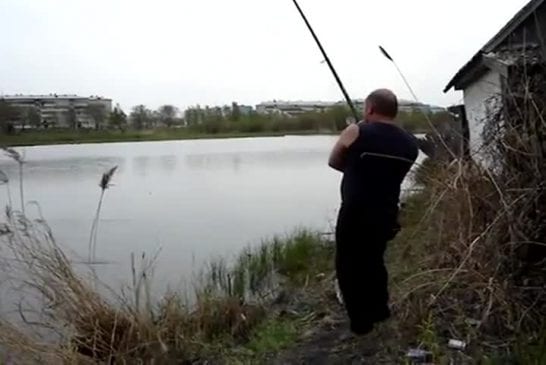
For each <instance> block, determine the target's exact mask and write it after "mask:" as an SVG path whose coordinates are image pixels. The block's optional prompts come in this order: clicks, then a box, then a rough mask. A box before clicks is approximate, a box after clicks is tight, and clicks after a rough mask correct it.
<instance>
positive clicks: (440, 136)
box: [379, 46, 456, 157]
mask: <svg viewBox="0 0 546 365" xmlns="http://www.w3.org/2000/svg"><path fill="white" fill-rule="evenodd" d="M379 50H380V51H381V53H382V54H383V56H385V58H387V59H388V60H389V61H391V63H392V64H393V65H394V67H395V68H396V71H398V74H399V75H400V77H401V78H402V80H403V81H404V83H405V84H406V86H407V87H408V89H409V92H410V93H411V95H412V96H413V99H415V101H416V102H417V103H419V104H423V103H421V102H420V101H419V98H418V97H417V95H416V94H415V91H413V88H412V87H411V85H410V83H409V82H408V79H406V76H404V73H403V72H402V70H401V69H400V67H398V64H397V63H396V61H395V60H394V58H392V56H391V55H390V54H389V53H388V52H387V50H385V48H383V47H382V46H379ZM423 115H424V117H425V119H426V120H427V122H428V124H429V126H430V128H431V129H432V131H433V132H434V133H435V135H436V136H438V138H439V140H440V142H441V143H442V145H443V147H444V148H445V149H446V151H447V152H448V153H449V154H450V155H451V156H452V157H455V156H456V155H455V153H454V152H453V151H452V150H451V148H450V147H449V146H448V145H447V143H446V141H445V140H444V138H443V136H442V134H441V133H440V131H438V129H437V128H436V126H434V123H432V120H431V119H430V117H429V116H428V114H427V113H425V112H424V111H423ZM418 140H420V143H421V144H420V146H419V148H421V150H422V151H423V152H425V153H426V154H427V155H429V153H427V151H425V150H427V147H425V146H424V145H423V144H424V143H425V140H423V139H421V138H419V139H418ZM429 152H430V151H429Z"/></svg>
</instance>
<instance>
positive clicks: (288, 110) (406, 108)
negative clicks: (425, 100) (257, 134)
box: [256, 99, 446, 117]
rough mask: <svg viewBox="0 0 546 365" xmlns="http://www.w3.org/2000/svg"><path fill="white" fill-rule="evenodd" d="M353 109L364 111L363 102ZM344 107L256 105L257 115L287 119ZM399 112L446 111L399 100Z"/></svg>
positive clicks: (313, 103) (302, 103)
mask: <svg viewBox="0 0 546 365" xmlns="http://www.w3.org/2000/svg"><path fill="white" fill-rule="evenodd" d="M353 103H354V105H355V108H357V109H358V110H360V111H362V110H363V109H364V100H363V99H358V100H354V101H353ZM343 105H346V103H345V102H344V101H336V102H333V101H276V100H274V101H268V102H263V103H260V104H258V105H256V112H257V113H258V114H277V115H285V116H289V117H295V116H297V115H300V114H304V113H317V112H323V111H325V110H328V109H330V108H333V107H335V106H343ZM399 110H400V111H402V112H425V113H438V112H443V111H446V109H445V108H442V107H439V106H433V105H428V104H422V103H417V102H414V101H408V100H403V99H401V100H399Z"/></svg>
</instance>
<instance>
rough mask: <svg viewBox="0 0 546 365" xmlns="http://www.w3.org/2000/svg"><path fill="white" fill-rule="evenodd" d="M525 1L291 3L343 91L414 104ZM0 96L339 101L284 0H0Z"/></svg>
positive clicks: (434, 95) (443, 97)
mask: <svg viewBox="0 0 546 365" xmlns="http://www.w3.org/2000/svg"><path fill="white" fill-rule="evenodd" d="M526 2H527V0H457V1H454V0H411V1H406V0H381V1H380V0H377V1H371V0H369V1H364V0H335V1H334V0H300V5H301V6H302V8H303V9H304V11H305V12H306V13H307V16H308V18H309V20H310V21H311V23H312V25H313V26H314V28H315V31H316V32H317V33H318V36H319V38H320V39H321V40H322V42H323V44H324V47H325V48H326V50H327V52H328V53H329V55H330V58H331V59H332V61H333V62H334V65H335V67H336V68H337V70H338V72H339V74H340V76H341V78H342V79H343V80H344V82H345V84H346V87H347V89H348V91H349V94H350V95H351V96H352V97H353V98H360V97H364V96H365V95H366V94H367V93H368V92H369V91H371V90H372V89H374V88H377V87H389V88H392V89H393V90H394V91H395V92H396V93H398V94H399V96H400V97H402V98H410V95H409V92H408V91H407V89H406V87H405V86H404V84H403V83H402V81H401V79H400V77H399V76H398V74H397V73H396V70H395V69H394V68H393V67H392V65H391V64H390V63H389V62H388V61H386V59H385V58H383V57H382V56H381V54H380V53H379V51H378V48H377V46H378V45H379V44H381V45H383V46H384V47H385V48H386V49H387V50H388V51H389V52H390V53H391V55H392V56H393V57H394V58H395V59H396V61H397V62H398V64H399V66H400V67H401V68H402V70H403V71H404V72H405V74H406V77H407V78H408V79H409V81H410V83H411V84H412V86H413V88H414V89H415V91H416V93H417V95H418V96H419V98H420V99H421V100H422V101H423V102H428V103H433V104H439V105H449V104H452V103H456V102H459V101H460V100H461V95H460V94H459V93H456V92H451V93H449V94H443V93H442V89H443V88H444V86H445V85H446V84H447V82H448V81H449V79H450V78H451V76H452V75H453V74H454V73H455V72H456V71H457V70H458V69H459V68H460V67H461V66H462V65H463V64H464V63H465V62H466V61H467V60H468V59H469V58H470V57H471V56H472V55H473V54H474V53H475V52H476V51H477V50H478V49H479V48H480V47H481V46H482V45H483V44H485V42H486V41H488V40H489V39H490V38H491V37H492V36H493V35H494V34H495V33H496V32H497V31H498V30H499V29H500V28H501V27H502V26H503V25H504V24H505V23H506V22H507V21H508V20H509V19H510V18H511V17H512V16H513V15H514V14H515V13H516V12H517V11H518V10H519V9H520V8H521V7H522V6H523V5H525V3H526ZM0 33H1V34H2V36H1V37H0V93H2V94H14V93H25V94H26V93H33V94H44V93H45V94H48V93H59V94H61V93H70V94H80V95H102V96H106V97H110V98H112V99H113V100H114V102H119V103H120V104H121V105H122V107H124V108H130V107H132V106H133V105H136V104H145V105H147V106H149V107H152V108H155V107H157V106H159V105H161V104H174V105H177V106H178V107H180V108H184V107H186V106H188V105H193V104H197V103H199V104H201V105H205V104H210V105H215V104H227V103H231V102H232V101H238V102H240V103H244V104H256V103H259V102H260V101H264V100H273V99H288V100H295V99H298V100H340V99H341V98H342V96H341V93H340V91H339V89H338V88H337V86H336V84H335V81H334V79H333V77H332V75H331V73H330V71H329V70H328V68H327V66H326V64H324V63H321V61H322V57H321V55H320V53H319V51H318V49H317V47H316V45H315V43H314V42H313V40H312V38H311V37H310V35H309V33H308V31H307V29H306V28H305V25H304V24H303V22H302V20H301V18H300V17H299V15H298V13H297V12H296V9H295V7H294V5H293V4H292V1H291V0H153V1H151V0H149V1H138V0H93V1H91V0H88V1H80V0H0Z"/></svg>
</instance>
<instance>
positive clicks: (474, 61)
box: [444, 0, 544, 92]
mask: <svg viewBox="0 0 546 365" xmlns="http://www.w3.org/2000/svg"><path fill="white" fill-rule="evenodd" d="M543 3H544V0H531V1H529V2H528V3H527V5H525V6H524V7H523V8H522V9H521V10H520V11H518V12H517V13H516V15H514V17H512V19H510V21H508V23H506V25H505V26H504V27H502V29H501V30H500V31H499V32H498V33H497V34H495V36H494V37H493V38H491V40H489V42H487V43H486V44H485V45H484V46H483V47H482V48H481V49H480V50H479V51H478V52H477V53H476V54H475V55H474V56H473V57H472V58H471V59H470V60H469V61H468V62H467V63H466V64H465V65H464V66H463V67H462V68H461V69H460V70H459V71H457V73H456V74H455V76H453V78H452V79H451V80H450V81H449V83H448V84H447V85H446V87H445V88H444V92H448V91H449V90H450V89H451V88H452V87H454V86H455V87H457V84H458V83H459V81H460V80H461V79H463V78H464V77H465V76H466V75H467V74H468V73H470V72H473V71H474V70H475V69H476V68H477V67H479V66H480V65H481V64H482V55H483V54H484V53H489V52H492V51H494V50H495V48H496V47H498V46H499V45H500V44H501V43H502V42H503V41H504V40H506V38H507V37H508V36H509V35H510V34H511V33H513V32H514V31H515V30H516V28H517V27H518V26H519V25H521V23H523V22H524V21H525V20H526V19H527V18H528V17H529V16H530V15H531V14H533V13H534V12H535V10H537V8H538V7H539V6H541V5H542V4H543Z"/></svg>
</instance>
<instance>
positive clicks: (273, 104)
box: [256, 100, 337, 117]
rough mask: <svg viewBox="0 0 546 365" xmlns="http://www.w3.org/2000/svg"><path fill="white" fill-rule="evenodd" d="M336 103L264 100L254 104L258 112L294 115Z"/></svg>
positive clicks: (322, 109)
mask: <svg viewBox="0 0 546 365" xmlns="http://www.w3.org/2000/svg"><path fill="white" fill-rule="evenodd" d="M336 104H337V103H335V102H328V101H277V100H274V101H266V102H263V103H260V104H258V105H256V112H257V113H258V114H279V115H286V116H291V117H293V116H296V115H299V114H304V113H311V112H320V111H325V110H327V109H329V108H331V107H333V106H335V105H336Z"/></svg>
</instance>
